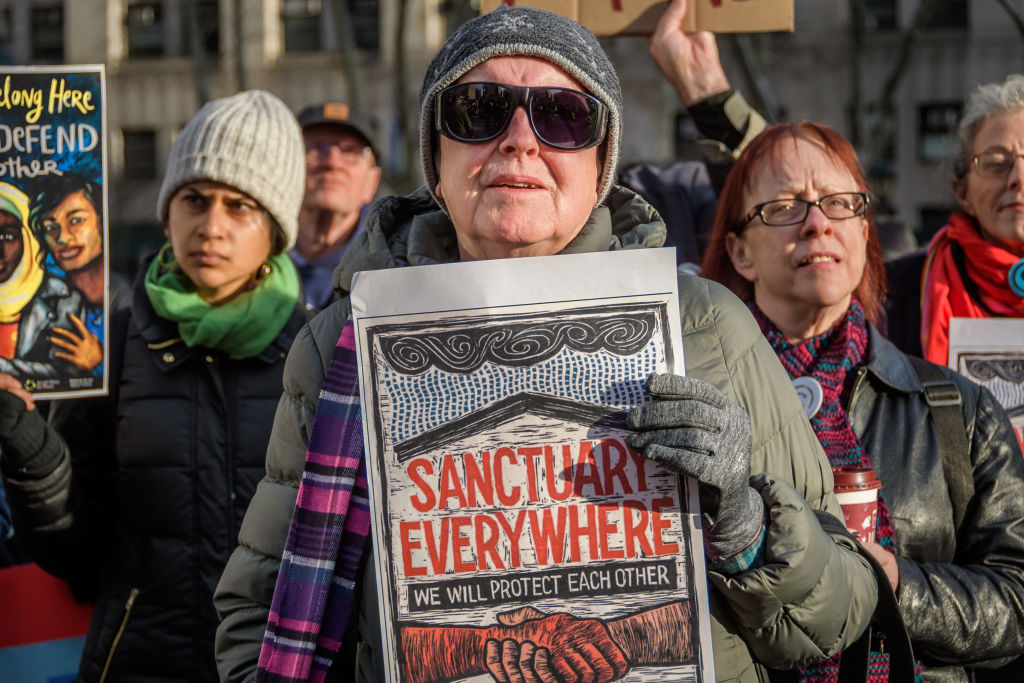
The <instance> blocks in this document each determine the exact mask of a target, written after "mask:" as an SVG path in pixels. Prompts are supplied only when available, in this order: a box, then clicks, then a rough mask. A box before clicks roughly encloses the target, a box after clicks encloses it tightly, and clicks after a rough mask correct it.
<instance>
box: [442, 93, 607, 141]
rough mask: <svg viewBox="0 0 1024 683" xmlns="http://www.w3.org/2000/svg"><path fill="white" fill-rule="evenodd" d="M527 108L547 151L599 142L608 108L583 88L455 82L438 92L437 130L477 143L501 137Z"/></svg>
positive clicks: (457, 139) (605, 122)
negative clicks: (517, 111) (518, 113)
mask: <svg viewBox="0 0 1024 683" xmlns="http://www.w3.org/2000/svg"><path fill="white" fill-rule="evenodd" d="M519 107H523V108H524V109H525V110H526V118H527V119H528V120H529V121H530V128H532V129H533V133H534V135H536V136H537V139H538V140H540V141H541V142H542V143H544V144H545V145H547V146H548V147H553V148H555V149H560V150H565V151H572V152H575V151H579V150H583V149H587V148H588V147H593V146H594V145H597V144H600V143H601V141H602V140H604V136H605V132H606V130H607V127H608V108H607V107H605V106H604V104H603V103H602V102H601V100H599V99H597V98H596V97H594V96H593V95H589V94H587V93H585V92H580V91H579V90H573V89H571V88H556V87H549V86H537V87H525V86H518V85H506V84H504V83H456V84H455V85H450V86H448V87H447V88H445V89H444V90H442V91H441V92H439V93H438V94H437V99H436V101H435V102H434V128H435V129H436V130H437V131H438V132H439V133H441V134H442V135H444V136H445V137H447V138H450V139H452V140H455V141H456V142H466V143H469V144H476V143H481V142H488V141H489V140H493V139H494V138H496V137H498V136H499V135H501V134H502V133H504V132H505V129H506V128H508V124H509V122H510V121H511V120H512V115H513V114H515V111H516V109H518V108H519Z"/></svg>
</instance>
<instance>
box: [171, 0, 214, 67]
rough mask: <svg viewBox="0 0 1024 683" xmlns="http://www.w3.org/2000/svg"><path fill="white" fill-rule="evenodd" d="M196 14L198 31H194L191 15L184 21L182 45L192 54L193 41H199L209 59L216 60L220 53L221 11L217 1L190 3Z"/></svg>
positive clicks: (203, 0) (196, 0) (195, 1)
mask: <svg viewBox="0 0 1024 683" xmlns="http://www.w3.org/2000/svg"><path fill="white" fill-rule="evenodd" d="M190 6H191V7H194V8H195V12H196V30H195V31H193V30H192V19H191V17H190V16H189V15H186V16H185V19H184V21H182V29H183V31H184V39H183V40H182V41H181V44H182V45H184V46H185V49H186V50H187V51H188V52H189V54H191V53H192V40H193V39H196V40H198V41H199V47H200V48H201V49H202V50H203V54H205V55H206V56H207V57H213V58H216V57H217V56H218V54H219V52H220V10H219V9H218V8H217V0H193V2H192V3H190Z"/></svg>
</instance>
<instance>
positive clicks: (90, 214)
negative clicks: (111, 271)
mask: <svg viewBox="0 0 1024 683" xmlns="http://www.w3.org/2000/svg"><path fill="white" fill-rule="evenodd" d="M43 230H44V231H45V235H46V246H47V247H49V249H50V252H51V253H52V254H53V257H54V258H55V259H56V260H57V265H59V266H60V267H61V268H63V269H64V270H65V271H67V272H74V271H76V270H80V269H82V268H84V267H86V266H87V265H89V264H90V263H92V262H93V261H95V260H96V259H98V258H99V257H100V256H101V255H102V254H103V231H102V230H101V229H100V220H99V216H98V215H97V214H96V207H94V206H93V205H92V202H91V201H89V199H88V197H86V196H85V194H84V193H83V192H81V191H78V192H73V193H71V194H69V195H68V196H66V197H64V199H63V200H61V202H60V204H58V205H57V206H56V207H54V209H53V210H52V211H50V212H49V213H47V214H46V215H45V216H43Z"/></svg>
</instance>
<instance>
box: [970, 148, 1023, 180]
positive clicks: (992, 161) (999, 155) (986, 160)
mask: <svg viewBox="0 0 1024 683" xmlns="http://www.w3.org/2000/svg"><path fill="white" fill-rule="evenodd" d="M1017 159H1024V154H1016V153H1014V152H1011V151H1010V150H1008V149H997V150H992V151H990V152H982V153H981V154H975V155H974V156H972V157H971V163H973V164H974V168H976V169H978V175H982V176H985V177H986V178H1003V177H1005V176H1006V174H1007V173H1009V172H1010V170H1011V169H1013V165H1014V164H1015V163H1017Z"/></svg>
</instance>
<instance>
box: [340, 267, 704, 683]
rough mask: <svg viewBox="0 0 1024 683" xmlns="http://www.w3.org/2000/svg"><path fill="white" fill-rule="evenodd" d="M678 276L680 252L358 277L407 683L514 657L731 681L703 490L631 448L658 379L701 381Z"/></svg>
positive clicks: (367, 399)
mask: <svg viewBox="0 0 1024 683" xmlns="http://www.w3.org/2000/svg"><path fill="white" fill-rule="evenodd" d="M676 277H677V276H676V272H675V255H674V251H673V250H668V249H665V250H661V249H643V250H635V251H633V250H630V251H621V252H609V253H605V254H581V255H561V256H554V257H543V258H526V259H507V260H496V261H481V262H475V263H456V264H448V265H440V266H424V267H420V268H401V269H394V270H385V271H376V272H367V273H361V274H360V275H359V276H358V277H357V279H356V281H355V283H354V286H353V290H352V297H351V300H352V306H353V319H354V321H355V332H356V340H357V341H356V343H357V348H358V358H359V371H360V395H361V400H362V408H363V430H364V442H365V445H366V459H367V469H368V476H369V484H370V485H369V489H370V504H371V510H372V518H373V524H374V534H373V541H374V543H373V545H374V557H375V561H376V569H377V585H378V595H379V599H380V610H381V615H382V619H381V623H382V635H383V642H384V644H385V650H386V652H385V656H384V661H385V662H386V663H387V667H388V668H387V677H388V680H389V681H390V682H391V683H395V682H397V681H402V682H403V683H405V682H410V683H433V682H436V681H461V680H469V679H471V678H473V677H475V676H479V675H487V673H488V668H487V659H488V654H489V653H490V655H491V658H492V663H493V661H494V660H493V654H494V652H493V649H494V648H496V647H498V644H499V643H508V642H510V641H515V643H516V644H515V647H519V648H527V651H534V650H533V648H538V649H541V648H544V649H546V651H547V652H548V653H550V662H549V663H550V666H551V668H552V669H554V670H558V667H559V666H564V665H565V661H564V656H565V655H564V653H565V652H566V648H567V647H568V648H570V649H572V648H574V647H575V648H582V650H584V651H586V652H592V653H597V652H600V653H601V654H600V655H599V656H598V655H596V654H595V657H597V658H598V659H603V660H606V661H607V662H610V663H612V666H613V668H615V670H616V674H617V675H616V677H621V676H625V680H684V681H693V682H697V681H704V680H714V674H713V667H712V663H711V645H710V644H711V640H710V630H709V622H708V608H707V586H706V577H705V573H704V561H703V545H702V541H701V534H700V521H699V517H698V510H697V502H696V501H697V497H696V493H695V492H696V488H695V486H694V485H693V483H692V482H688V483H687V484H686V485H684V484H683V480H682V479H681V478H680V477H679V476H678V475H677V474H676V473H675V472H672V471H671V470H668V469H665V468H663V467H661V466H659V465H657V464H655V463H654V462H652V461H649V460H647V459H646V458H645V457H644V456H643V455H642V454H640V453H637V452H635V451H633V450H632V449H630V448H629V446H628V445H627V444H626V436H627V434H628V430H627V429H626V425H625V411H626V410H627V409H628V408H630V407H632V406H634V405H637V404H639V403H642V402H643V401H644V400H645V398H646V394H645V391H644V388H643V387H644V380H645V379H646V377H647V376H648V375H649V374H650V373H651V372H653V371H662V372H664V371H672V372H677V373H681V372H682V369H683V359H682V348H683V347H682V343H681V338H680V332H679V313H678V302H677V298H678V297H677V293H676V289H677V282H676ZM560 658H562V659H560ZM591 664H593V662H591ZM589 665H590V664H588V666H589Z"/></svg>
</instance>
